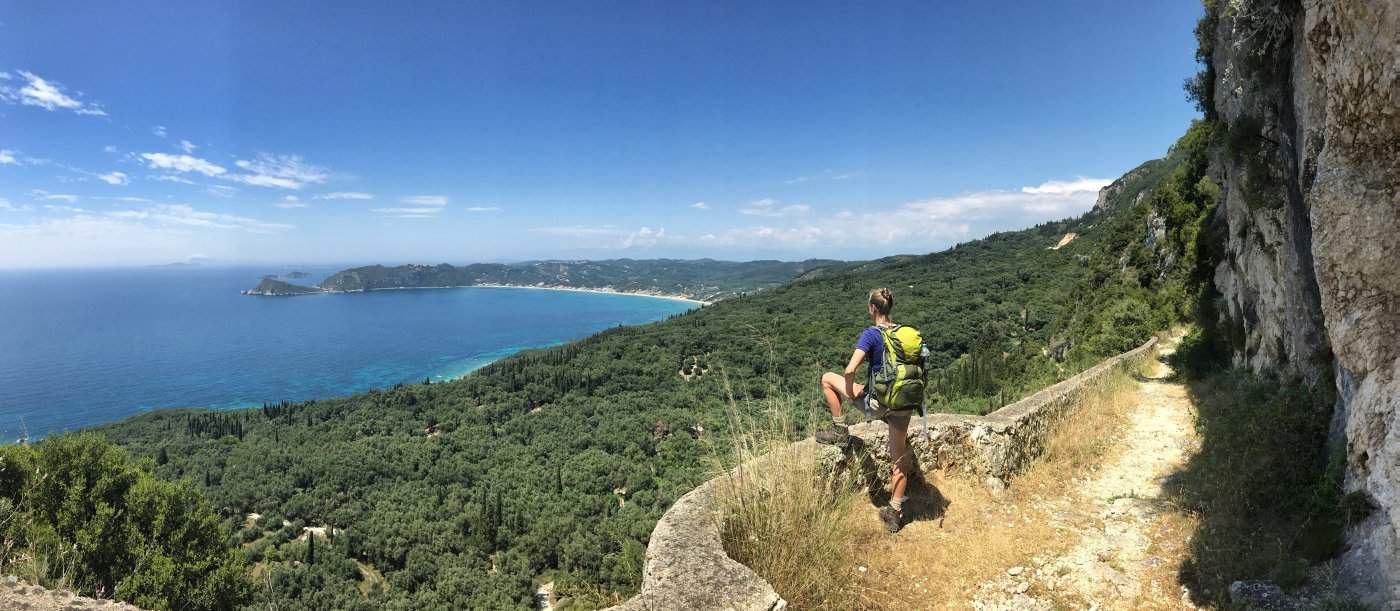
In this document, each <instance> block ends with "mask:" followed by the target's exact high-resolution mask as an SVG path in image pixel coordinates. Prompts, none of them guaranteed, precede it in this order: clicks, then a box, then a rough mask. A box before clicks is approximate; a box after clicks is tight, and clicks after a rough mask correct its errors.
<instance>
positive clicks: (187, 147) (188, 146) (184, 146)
mask: <svg viewBox="0 0 1400 611" xmlns="http://www.w3.org/2000/svg"><path fill="white" fill-rule="evenodd" d="M175 148H178V149H180V150H182V151H184V152H185V153H187V154H188V153H193V152H194V150H195V149H197V148H199V147H198V146H196V145H195V144H194V143H193V142H190V141H189V140H181V141H180V143H179V144H177V145H175Z"/></svg>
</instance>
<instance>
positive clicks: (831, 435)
mask: <svg viewBox="0 0 1400 611" xmlns="http://www.w3.org/2000/svg"><path fill="white" fill-rule="evenodd" d="M816 437H817V443H822V444H826V445H829V446H837V447H839V448H845V447H848V446H850V445H851V430H850V428H849V427H847V426H846V425H844V424H833V425H832V426H831V429H830V430H826V431H817V435H816Z"/></svg>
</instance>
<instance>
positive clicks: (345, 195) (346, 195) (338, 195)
mask: <svg viewBox="0 0 1400 611" xmlns="http://www.w3.org/2000/svg"><path fill="white" fill-rule="evenodd" d="M311 199H362V200H363V199H374V194H372V193H361V192H359V191H335V192H333V193H324V194H321V195H317V196H316V197H313V198H311Z"/></svg>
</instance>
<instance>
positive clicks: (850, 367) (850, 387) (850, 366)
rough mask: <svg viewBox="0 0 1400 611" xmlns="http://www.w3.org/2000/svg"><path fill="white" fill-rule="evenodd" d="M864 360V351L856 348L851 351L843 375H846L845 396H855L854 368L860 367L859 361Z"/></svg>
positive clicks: (853, 397) (852, 397)
mask: <svg viewBox="0 0 1400 611" xmlns="http://www.w3.org/2000/svg"><path fill="white" fill-rule="evenodd" d="M864 360H865V351H864V350H861V349H860V348H856V351H855V352H852V353H851V362H849V363H846V371H845V373H844V374H843V375H845V376H846V396H847V397H850V398H851V399H855V398H856V387H855V383H856V368H857V367H860V362H861V361H864Z"/></svg>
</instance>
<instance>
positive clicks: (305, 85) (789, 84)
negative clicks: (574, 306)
mask: <svg viewBox="0 0 1400 611" xmlns="http://www.w3.org/2000/svg"><path fill="white" fill-rule="evenodd" d="M1199 12H1200V7H1199V5H1198V4H1197V3H1195V2H1191V1H1185V0H1184V1H1180V2H1157V1H1145V0H1144V1H1132V2H1124V1H1122V0H1116V1H1102V2H1090V1H1083V2H1064V3H1049V2H1036V3H985V2H975V3H974V2H968V3H942V2H938V3H935V2H911V3H849V2H840V3H836V2H832V3H822V2H817V3H808V2H803V3H777V2H773V3H754V2H685V3H682V2H550V3H530V2H441V3H430V2H414V3H388V2H333V3H332V2H319V3H313V2H247V3H232V2H182V3H176V2H169V3H157V2H121V3H116V2H111V3H108V2H67V1H63V0H51V1H46V2H18V1H9V0H4V1H0V267H62V266H92V265H140V264H151V263H167V262H173V261H184V260H187V259H190V258H192V257H193V258H210V259H214V260H218V261H223V262H269V263H272V262H276V263H295V262H306V263H341V262H386V263H398V262H440V261H446V262H454V263H461V262H470V261H499V260H519V259H528V258H545V257H587V258H613V257H638V258H641V257H658V256H675V257H701V256H710V257H716V258H725V259H747V258H757V257H764V258H768V257H772V258H784V259H790V258H803V257H836V258H867V257H878V256H884V255H889V254H896V253H919V252H929V251H933V250H939V249H942V248H945V247H947V246H949V245H951V244H953V243H956V242H959V241H965V240H968V239H972V238H975V237H980V236H981V235H985V234H987V233H989V232H992V231H996V230H1002V229H1013V228H1020V227H1025V226H1028V225H1032V224H1034V223H1037V222H1041V221H1045V220H1051V219H1056V218H1063V217H1066V216H1072V215H1075V214H1078V213H1080V212H1083V211H1084V210H1087V209H1088V207H1089V206H1090V205H1092V203H1093V200H1094V197H1095V194H1096V191H1097V189H1098V187H1099V186H1101V185H1103V184H1105V183H1106V182H1107V181H1108V180H1110V179H1112V178H1115V177H1117V176H1119V175H1120V174H1122V173H1123V172H1125V171H1126V170H1129V169H1131V168H1132V167H1134V166H1136V165H1137V164H1138V163H1140V162H1142V161H1144V160H1146V159H1150V158H1153V157H1159V156H1161V155H1162V154H1164V153H1165V151H1166V149H1167V147H1168V146H1169V145H1170V144H1171V143H1172V142H1173V141H1175V139H1176V138H1177V136H1179V135H1180V134H1181V133H1182V132H1183V131H1184V130H1185V128H1186V126H1187V125H1188V123H1189V122H1190V120H1191V118H1192V117H1193V116H1194V114H1195V113H1194V111H1193V109H1192V107H1191V105H1190V104H1189V103H1188V102H1187V101H1186V100H1185V97H1184V95H1183V93H1182V90H1181V82H1182V80H1183V79H1184V78H1185V77H1186V76H1188V75H1189V74H1191V73H1192V72H1194V70H1195V66H1194V63H1193V60H1192V52H1193V44H1194V40H1193V38H1192V35H1191V30H1192V27H1193V25H1194V20H1195V19H1196V17H1197V16H1198V14H1199Z"/></svg>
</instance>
